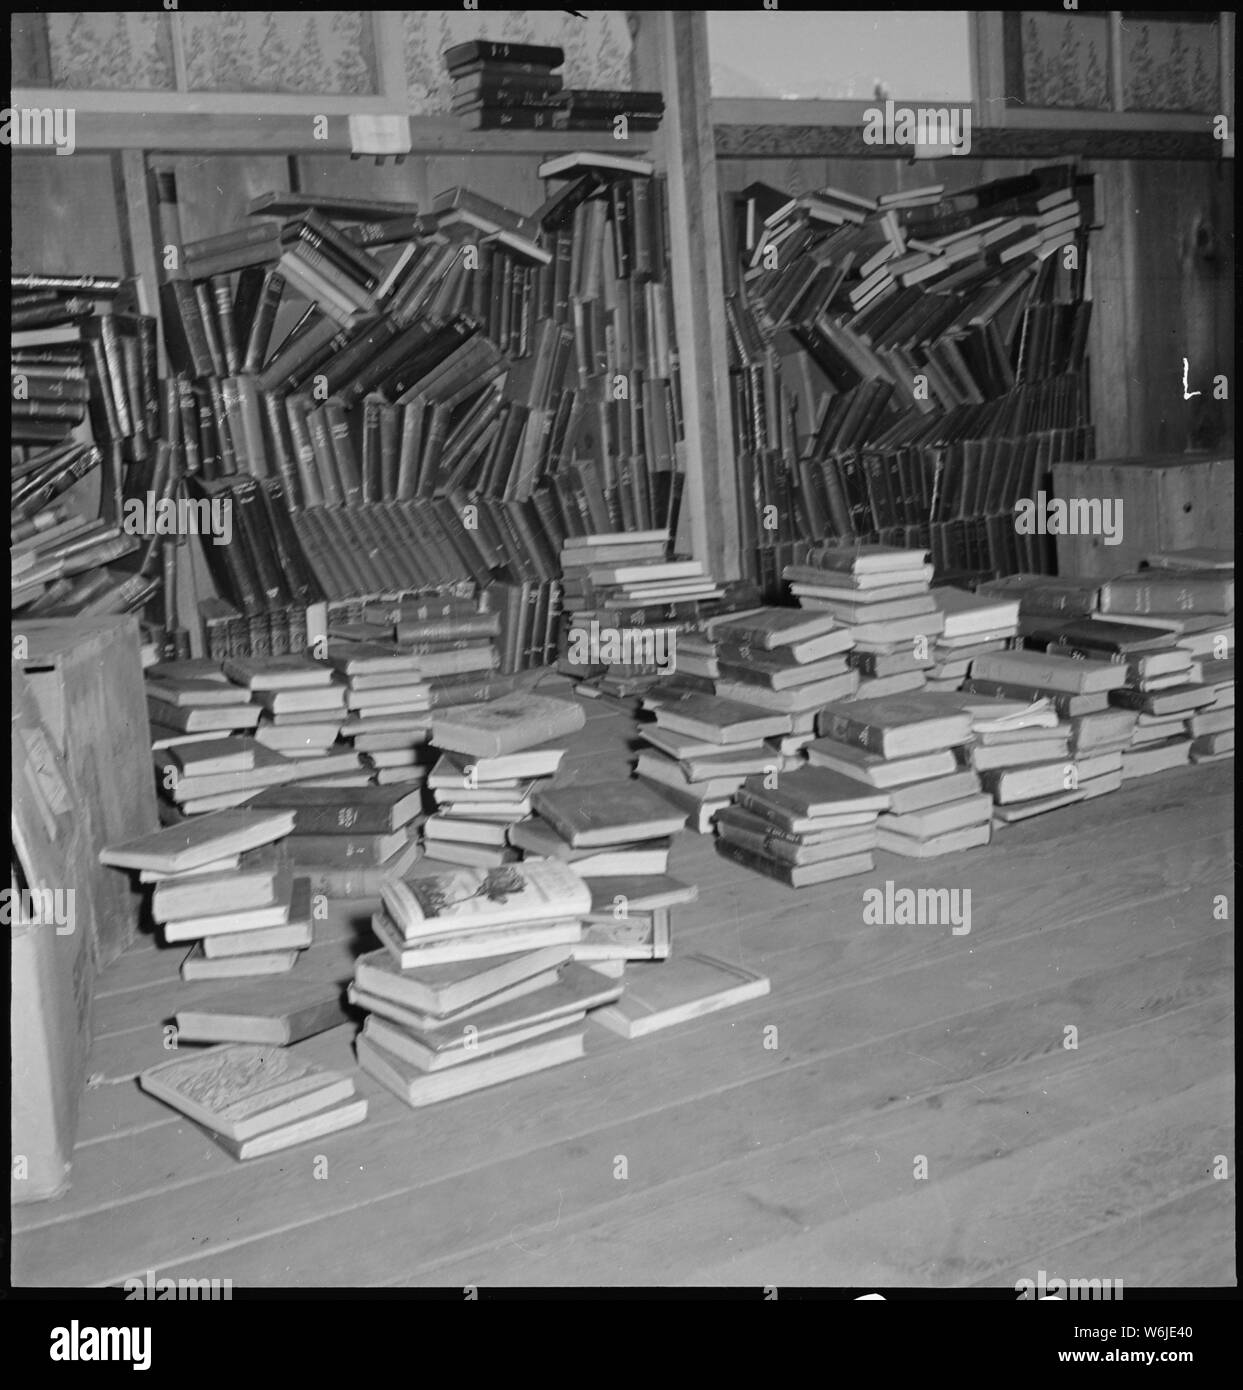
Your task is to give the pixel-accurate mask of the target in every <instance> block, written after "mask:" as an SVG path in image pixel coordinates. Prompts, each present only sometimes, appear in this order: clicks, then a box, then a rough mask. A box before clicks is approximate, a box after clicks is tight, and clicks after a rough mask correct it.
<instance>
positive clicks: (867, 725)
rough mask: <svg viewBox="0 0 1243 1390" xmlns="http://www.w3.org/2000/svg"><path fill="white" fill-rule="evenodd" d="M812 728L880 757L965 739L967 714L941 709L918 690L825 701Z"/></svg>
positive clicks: (967, 736) (909, 753)
mask: <svg viewBox="0 0 1243 1390" xmlns="http://www.w3.org/2000/svg"><path fill="white" fill-rule="evenodd" d="M816 732H817V734H819V735H820V736H821V737H827V738H831V739H836V740H837V741H838V742H841V743H846V744H856V745H857V746H858V747H860V748H864V749H866V750H867V751H868V752H870V753H876V754H879V755H880V756H881V757H884V758H899V757H911V756H913V755H915V754H919V753H929V752H934V751H936V750H938V749H944V748H950V747H954V746H955V745H957V744H962V743H966V742H968V741H969V740H970V738H971V719H970V716H969V715H965V714H948V715H947V714H944V713H941V712H939V707H938V706H936V705H935V704H932V703H930V702H929V701H928V700H927V699H926V698H921V697H920V696H919V695H898V696H892V697H889V698H887V699H883V700H856V701H854V702H853V703H850V704H833V705H829V706H827V707H826V708H825V709H823V710H822V711H821V712H820V714H819V715H818V716H817V718H816Z"/></svg>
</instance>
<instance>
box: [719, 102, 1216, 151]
mask: <svg viewBox="0 0 1243 1390" xmlns="http://www.w3.org/2000/svg"><path fill="white" fill-rule="evenodd" d="M1015 114H1016V113H1015V112H1013V111H1011V112H1010V114H1009V118H1010V119H1011V120H1013V118H1014V116H1015ZM1041 114H1044V115H1052V114H1053V113H1048V112H1046V113H1041ZM1057 114H1059V115H1065V116H1070V117H1072V118H1073V124H1072V123H1069V122H1068V124H1067V125H1065V126H1061V125H1058V126H1052V125H1050V126H1048V127H1043V128H1042V127H1027V126H1020V125H1017V124H1012V125H1007V126H1005V127H997V126H992V127H990V126H985V127H984V128H983V129H980V130H975V129H973V131H972V138H971V154H970V156H967V157H969V158H972V159H1058V158H1083V159H1180V160H1185V159H1214V160H1215V159H1220V158H1221V152H1222V151H1221V142H1220V141H1218V140H1214V139H1213V136H1212V133H1211V130H1212V122H1211V119H1210V118H1209V117H1207V116H1203V117H1191V118H1183V119H1190V120H1192V121H1194V122H1195V126H1196V128H1194V129H1182V130H1152V129H1146V128H1143V127H1131V128H1127V127H1121V126H1120V125H1118V124H1115V123H1112V122H1111V125H1110V126H1109V127H1108V128H1096V129H1088V128H1085V124H1084V122H1082V120H1080V119H1079V118H1080V117H1081V116H1082V115H1083V114H1084V113H1081V112H1064V113H1057ZM715 142H716V155H717V158H718V159H890V160H892V159H908V158H910V155H911V152H910V150H909V149H907V148H905V147H897V146H893V145H867V144H865V143H864V141H863V129H862V126H858V127H846V126H831V125H735V124H722V125H716V127H715Z"/></svg>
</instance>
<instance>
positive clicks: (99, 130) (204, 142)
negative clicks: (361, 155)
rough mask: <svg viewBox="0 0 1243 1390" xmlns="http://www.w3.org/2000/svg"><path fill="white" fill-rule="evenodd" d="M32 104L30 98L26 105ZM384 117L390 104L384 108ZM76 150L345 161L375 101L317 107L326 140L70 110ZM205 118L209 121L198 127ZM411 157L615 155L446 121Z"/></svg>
mask: <svg viewBox="0 0 1243 1390" xmlns="http://www.w3.org/2000/svg"><path fill="white" fill-rule="evenodd" d="M48 95H49V94H47V93H36V94H32V93H29V92H25V93H22V92H18V93H14V97H13V105H14V106H15V107H23V106H33V107H46V106H57V105H59V104H61V103H63V101H64V93H60V94H52V95H55V96H56V97H57V99H56V100H39V99H38V98H39V97H40V96H43V97H46V96H48ZM32 97H33V98H34V99H31V98H32ZM383 109H384V111H385V112H386V113H389V114H391V113H392V110H393V108H392V105H391V104H389V103H385V104H384V108H383ZM75 110H76V112H77V116H76V120H75V131H74V133H75V141H76V148H77V149H78V150H81V151H83V152H90V151H109V150H127V149H143V150H148V151H159V152H163V153H168V154H178V153H185V154H291V155H317V154H349V153H350V135H349V113H356V114H360V113H363V112H365V111H368V110H372V111H379V110H380V107H379V106H377V105H376V103H375V99H372V104H371V105H370V106H368V105H366V104H365V103H362V102H360V101H355V102H352V103H349V110H348V112H347V111H338V112H335V113H334V112H330V111H328V110H327V109H326V103H321V106H320V111H319V114H321V115H326V116H327V118H328V119H327V121H326V122H325V123H324V125H323V126H322V127H320V129H321V130H322V132H323V134H324V135H325V137H326V138H324V139H317V138H316V125H315V123H314V122H313V121H312V119H311V114H310V113H303V114H291V113H284V114H282V113H279V112H271V113H266V114H264V113H258V112H256V113H253V114H239V113H238V112H237V111H236V109H234V110H233V111H232V112H211V113H204V112H193V111H186V110H181V111H177V112H171V111H170V112H148V113H144V112H121V111H111V112H105V111H96V112H92V111H86V110H83V109H81V108H76V107H75ZM205 114H209V115H210V120H204V119H203V117H204V115H205ZM410 135H411V141H412V145H411V153H412V154H416V155H417V154H443V155H467V154H514V155H520V154H538V155H543V156H545V157H547V156H551V155H554V154H560V153H563V152H565V151H567V150H615V149H616V148H617V142H616V141H615V140H614V139H613V135H612V132H611V131H572V130H567V131H547V130H467V129H466V128H465V127H464V126H463V125H462V124H461V123H460V122H459V121H456V120H454V119H452V118H451V117H430V116H429V117H422V116H411V117H410ZM649 144H650V141H649V140H647V139H640V140H637V141H636V140H632V141H630V142H629V143H628V144H627V146H626V150H627V153H633V154H637V155H644V154H646V153H647V149H648V146H649ZM12 150H13V153H14V154H46V153H47V150H46V148H45V147H43V146H22V145H13V146H12Z"/></svg>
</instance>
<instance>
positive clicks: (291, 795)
mask: <svg viewBox="0 0 1243 1390" xmlns="http://www.w3.org/2000/svg"><path fill="white" fill-rule="evenodd" d="M248 805H249V806H250V807H252V808H254V809H256V810H267V809H271V810H277V809H280V810H288V811H289V812H290V813H291V814H292V815H293V816H294V818H295V819H294V826H293V832H292V834H290V836H289V837H288V839H287V840H286V841H285V846H286V850H287V852H288V854H289V856H290V858H291V859H292V860H293V862H294V865H295V870H296V872H298V873H301V874H304V875H306V876H308V877H309V878H310V879H311V881H312V883H315V882H316V881H317V880H318V878H319V876H320V875H322V874H323V873H324V872H325V871H326V870H327V871H337V872H339V873H342V874H349V873H351V872H358V871H366V872H370V873H373V874H374V875H376V876H378V877H381V878H382V877H383V876H384V874H385V873H386V872H397V871H399V870H402V871H404V870H405V869H406V868H408V867H409V866H410V865H411V864H412V863H413V862H414V861H415V860H416V859H417V858H418V857H419V828H420V826H421V825H422V824H423V819H424V817H423V791H422V787H421V786H420V785H418V784H417V783H416V784H415V785H414V786H409V785H407V784H405V783H396V784H393V785H388V786H354V787H347V786H341V785H336V784H334V785H329V786H318V787H310V786H307V785H305V784H304V783H299V784H298V785H297V786H281V787H271V788H269V789H268V790H267V791H264V792H260V794H259V795H258V796H256V797H255V798H254V799H253V800H252V801H251V802H249V803H248Z"/></svg>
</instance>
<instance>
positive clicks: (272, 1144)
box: [212, 1096, 367, 1161]
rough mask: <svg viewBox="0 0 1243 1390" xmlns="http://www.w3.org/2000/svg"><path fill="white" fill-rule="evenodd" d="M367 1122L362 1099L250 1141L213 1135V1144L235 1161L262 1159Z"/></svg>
mask: <svg viewBox="0 0 1243 1390" xmlns="http://www.w3.org/2000/svg"><path fill="white" fill-rule="evenodd" d="M366 1118H367V1101H366V1099H365V1098H364V1097H361V1096H360V1097H359V1098H358V1099H356V1100H352V1101H349V1102H347V1103H346V1104H345V1105H335V1106H333V1107H332V1108H331V1109H329V1110H320V1111H318V1112H317V1113H316V1114H314V1115H307V1116H305V1117H303V1118H302V1119H300V1120H295V1121H294V1122H293V1123H292V1124H287V1125H281V1126H280V1128H278V1129H271V1130H268V1131H267V1132H266V1133H264V1134H260V1135H257V1136H256V1137H255V1138H253V1139H231V1138H229V1136H227V1135H223V1134H213V1136H212V1137H213V1138H214V1139H215V1141H216V1143H218V1144H219V1145H220V1147H221V1148H222V1149H224V1150H225V1151H226V1152H227V1153H230V1154H232V1155H233V1157H234V1158H236V1159H239V1160H241V1161H245V1160H246V1159H248V1158H263V1157H264V1156H265V1155H267V1154H272V1153H280V1152H281V1150H283V1149H289V1148H292V1147H293V1146H294V1145H295V1144H305V1143H306V1142H307V1141H308V1140H309V1139H320V1138H322V1137H323V1136H324V1135H326V1134H336V1133H338V1132H339V1131H340V1130H343V1129H352V1128H353V1127H354V1126H355V1125H359V1124H362V1122H363V1121H364V1120H365V1119H366Z"/></svg>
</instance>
